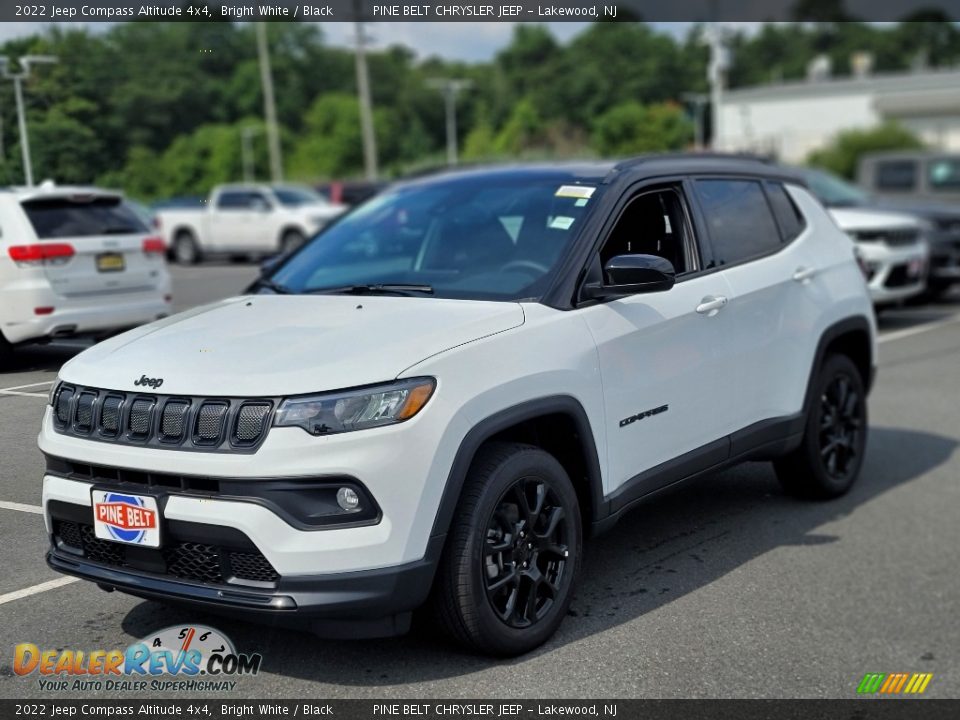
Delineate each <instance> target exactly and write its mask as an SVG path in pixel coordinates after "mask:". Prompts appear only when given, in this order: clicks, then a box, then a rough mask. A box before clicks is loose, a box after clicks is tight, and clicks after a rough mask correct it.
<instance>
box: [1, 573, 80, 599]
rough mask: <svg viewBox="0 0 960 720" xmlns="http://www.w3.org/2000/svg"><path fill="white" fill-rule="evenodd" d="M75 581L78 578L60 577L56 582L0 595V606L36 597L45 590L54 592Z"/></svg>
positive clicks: (50, 581) (49, 581)
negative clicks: (32, 596)
mask: <svg viewBox="0 0 960 720" xmlns="http://www.w3.org/2000/svg"><path fill="white" fill-rule="evenodd" d="M77 580H78V578H75V577H62V578H57V579H56V580H48V581H47V582H45V583H40V584H39V585H31V586H30V587H28V588H24V589H23V590H14V591H13V592H9V593H7V594H6V595H0V605H3V604H4V603H8V602H13V601H14V600H19V599H20V598H25V597H30V596H31V595H37V594H38V593H42V592H46V591H47V590H54V589H56V588H58V587H63V586H64V585H70V584H71V583H75V582H77Z"/></svg>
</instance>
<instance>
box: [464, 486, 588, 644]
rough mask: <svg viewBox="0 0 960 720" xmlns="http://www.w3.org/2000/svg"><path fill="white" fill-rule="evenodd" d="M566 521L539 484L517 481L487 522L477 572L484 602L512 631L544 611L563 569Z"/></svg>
mask: <svg viewBox="0 0 960 720" xmlns="http://www.w3.org/2000/svg"><path fill="white" fill-rule="evenodd" d="M570 535H571V528H570V519H569V518H568V517H567V513H566V511H565V510H564V509H563V506H562V504H561V503H560V501H559V499H558V498H557V495H556V493H555V492H554V491H553V490H552V489H551V488H550V487H549V486H548V485H547V484H546V483H545V482H543V480H541V479H539V478H535V477H524V478H520V479H519V480H518V481H517V482H516V483H514V484H513V485H512V486H511V487H510V488H509V489H508V490H507V492H505V493H504V494H503V496H502V497H501V498H500V501H499V502H498V503H497V506H496V509H495V510H494V512H493V514H492V515H491V517H490V519H489V520H488V522H487V534H486V539H485V541H484V546H483V568H482V572H483V575H484V583H485V589H486V593H487V600H489V602H490V605H491V607H492V608H493V610H494V612H495V613H496V614H497V616H498V617H499V618H500V620H502V621H503V622H504V623H506V624H507V625H508V626H510V627H512V628H527V627H530V626H531V625H533V624H535V623H537V622H538V621H540V620H541V619H542V618H543V617H544V616H546V615H547V614H548V613H549V612H550V608H551V607H552V606H553V603H554V601H555V600H556V599H557V596H558V594H559V590H560V584H561V582H562V580H563V575H564V573H565V572H566V571H567V568H568V558H569V557H570V550H569V547H568V542H569V537H570Z"/></svg>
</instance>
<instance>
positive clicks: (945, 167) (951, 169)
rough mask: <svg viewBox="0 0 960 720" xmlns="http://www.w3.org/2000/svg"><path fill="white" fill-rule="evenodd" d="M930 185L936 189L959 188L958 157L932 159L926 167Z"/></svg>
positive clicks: (959, 160) (959, 170) (959, 159)
mask: <svg viewBox="0 0 960 720" xmlns="http://www.w3.org/2000/svg"><path fill="white" fill-rule="evenodd" d="M927 177H928V179H929V180H930V187H932V188H934V189H936V190H960V158H944V159H942V160H934V161H932V162H931V163H930V165H929V167H928V169H927Z"/></svg>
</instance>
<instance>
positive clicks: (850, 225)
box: [830, 207, 923, 232]
mask: <svg viewBox="0 0 960 720" xmlns="http://www.w3.org/2000/svg"><path fill="white" fill-rule="evenodd" d="M830 214H831V215H832V216H833V219H834V220H835V221H836V222H837V225H839V226H840V229H841V230H843V231H844V232H854V231H862V230H866V231H870V230H904V229H910V230H912V229H919V228H921V227H922V226H923V223H921V222H920V221H919V220H918V219H917V218H915V217H913V216H911V215H904V214H903V213H898V212H892V211H888V210H875V209H873V208H869V209H868V208H861V207H857V208H830Z"/></svg>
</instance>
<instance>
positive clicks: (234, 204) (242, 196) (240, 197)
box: [217, 192, 251, 210]
mask: <svg viewBox="0 0 960 720" xmlns="http://www.w3.org/2000/svg"><path fill="white" fill-rule="evenodd" d="M250 197H251V193H248V192H224V193H220V197H219V198H217V207H219V208H225V209H227V210H237V209H242V208H248V207H250Z"/></svg>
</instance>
